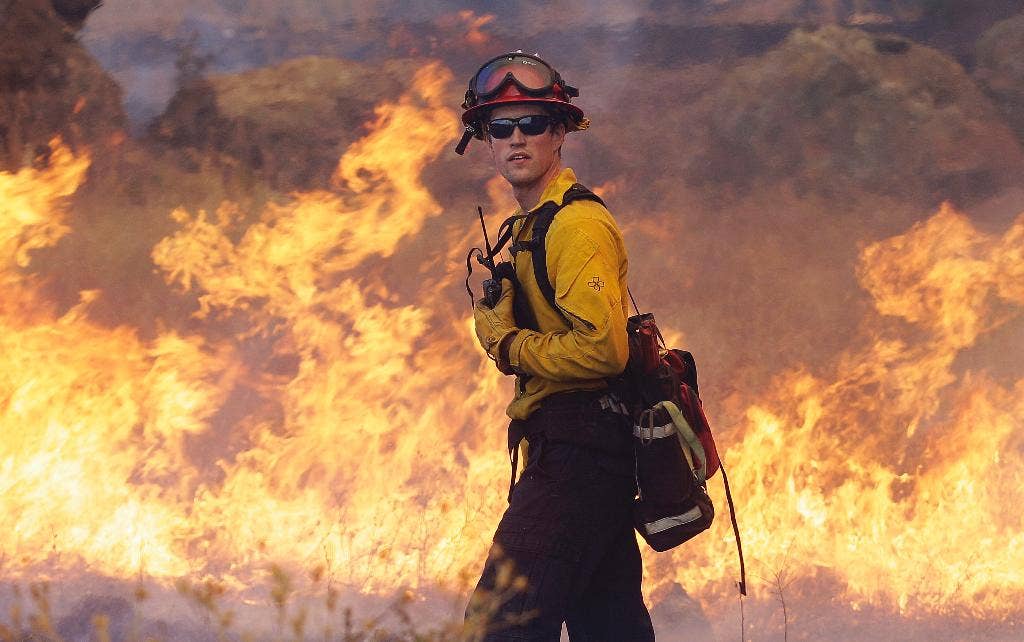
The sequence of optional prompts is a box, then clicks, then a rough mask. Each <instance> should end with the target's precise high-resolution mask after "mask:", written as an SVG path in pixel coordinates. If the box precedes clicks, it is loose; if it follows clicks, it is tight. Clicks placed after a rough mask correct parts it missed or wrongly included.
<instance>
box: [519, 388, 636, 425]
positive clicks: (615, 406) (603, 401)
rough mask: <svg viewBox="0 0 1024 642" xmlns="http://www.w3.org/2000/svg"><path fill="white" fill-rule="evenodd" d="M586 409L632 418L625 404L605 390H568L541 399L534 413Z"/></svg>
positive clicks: (612, 393)
mask: <svg viewBox="0 0 1024 642" xmlns="http://www.w3.org/2000/svg"><path fill="white" fill-rule="evenodd" d="M586 407H590V408H594V409H600V410H608V411H611V412H614V413H617V414H620V415H624V416H626V417H630V416H632V415H631V413H630V412H629V408H628V407H627V406H626V404H624V403H623V402H622V400H621V399H619V397H618V396H617V395H616V394H615V393H614V392H608V391H607V390H568V391H566V392H556V393H555V394H553V395H549V396H547V397H545V398H544V399H541V401H540V407H539V408H537V410H536V411H535V412H538V413H543V412H545V411H551V410H558V409H563V408H586ZM527 421H529V419H527Z"/></svg>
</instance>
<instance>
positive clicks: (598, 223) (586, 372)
mask: <svg viewBox="0 0 1024 642" xmlns="http://www.w3.org/2000/svg"><path fill="white" fill-rule="evenodd" d="M575 182H576V174H575V173H573V171H572V170H571V169H569V168H566V169H563V170H562V171H561V173H559V175H558V176H556V177H555V178H554V179H553V180H552V181H551V183H549V184H548V186H547V188H546V189H545V190H544V193H543V194H542V195H541V197H540V201H538V203H537V205H535V206H534V207H533V209H534V210H535V209H537V208H538V207H540V205H541V204H543V203H545V202H547V201H555V202H556V203H558V204H561V202H562V195H563V194H564V193H565V191H566V190H567V189H569V187H571V186H572V184H573V183H575ZM524 224H525V225H527V227H526V229H521V228H522V227H523V225H524ZM531 226H532V219H529V218H528V219H525V220H524V221H520V222H519V223H517V227H516V228H515V233H516V234H515V236H514V238H518V239H522V240H526V239H529V238H530V235H531V234H532V230H531V229H530V227H531ZM545 245H546V248H547V268H548V278H549V280H550V281H551V285H552V286H554V289H555V302H556V303H557V304H558V307H559V308H561V309H562V311H563V312H564V313H565V317H566V318H568V319H570V320H571V326H570V325H568V324H566V321H565V319H563V318H562V317H561V316H560V315H559V314H558V313H557V312H555V311H554V310H552V309H551V305H550V304H549V303H548V302H547V300H546V299H545V298H544V294H543V293H542V292H541V290H540V287H539V286H538V285H537V280H536V278H535V277H534V275H533V257H532V256H531V255H530V252H519V253H518V254H517V255H516V257H515V269H516V277H517V278H518V279H519V283H520V285H521V288H520V290H519V291H518V292H517V293H516V296H525V297H526V298H527V301H529V303H530V307H531V308H532V309H533V311H534V315H535V316H536V317H537V324H538V326H539V327H540V332H536V331H533V330H526V329H523V330H520V331H519V334H518V335H516V337H515V339H514V340H513V341H512V343H511V344H510V345H509V350H508V356H509V362H510V363H511V364H512V366H513V367H514V368H516V369H518V370H519V371H522V372H525V373H527V374H529V375H532V376H531V377H528V378H523V377H519V378H517V381H516V396H515V398H514V399H513V400H512V403H510V404H509V406H508V409H507V410H506V412H507V414H508V416H509V417H511V418H512V419H526V418H527V417H528V416H529V415H530V414H531V413H532V412H533V411H534V410H536V409H537V407H538V405H539V403H540V401H541V400H542V399H544V398H545V397H547V396H548V395H551V394H554V393H556V392H564V391H568V390H595V389H601V388H605V387H607V383H606V382H605V380H604V378H605V377H609V376H614V375H617V374H619V373H621V372H622V370H623V369H624V368H625V367H626V361H627V359H628V358H629V346H628V341H627V338H626V317H627V316H628V315H629V305H628V301H629V298H628V294H627V292H626V273H627V270H628V263H627V260H626V247H625V244H624V243H623V240H622V234H621V232H619V228H618V227H617V226H616V225H615V220H614V219H613V218H612V216H611V214H610V213H609V212H608V210H607V209H605V207H604V206H602V205H601V204H600V203H597V202H595V201H589V200H578V201H574V202H572V203H570V204H569V205H567V206H566V207H565V208H564V209H562V210H561V211H559V212H558V214H557V215H556V216H555V219H554V221H553V222H552V224H551V227H550V228H549V229H548V233H547V236H546V242H545Z"/></svg>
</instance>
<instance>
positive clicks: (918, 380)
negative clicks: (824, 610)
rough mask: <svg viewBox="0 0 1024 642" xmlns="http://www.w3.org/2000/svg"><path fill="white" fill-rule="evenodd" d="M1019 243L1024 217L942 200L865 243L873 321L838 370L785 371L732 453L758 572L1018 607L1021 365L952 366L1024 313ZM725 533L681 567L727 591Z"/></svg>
mask: <svg viewBox="0 0 1024 642" xmlns="http://www.w3.org/2000/svg"><path fill="white" fill-rule="evenodd" d="M1022 240H1024V215H1022V216H1021V217H1020V218H1018V220H1017V221H1016V223H1015V224H1014V225H1013V226H1012V227H1011V228H1010V229H1009V230H1008V231H1007V232H1006V233H1005V234H1004V235H1003V236H1002V237H1001V238H997V237H993V236H989V235H986V234H983V233H981V232H979V231H978V230H976V229H975V228H974V227H973V226H972V225H971V224H970V221H969V220H968V219H967V218H966V217H965V216H963V215H962V214H959V213H957V212H955V211H954V210H953V209H952V208H951V207H949V206H948V205H946V206H944V207H943V208H942V209H941V210H940V211H939V212H938V213H937V214H935V215H934V216H933V217H931V218H930V219H929V220H927V221H926V222H924V223H922V224H919V225H917V226H915V227H914V228H912V229H911V230H910V231H908V232H907V233H905V234H903V235H900V236H896V237H894V238H891V239H887V240H885V241H881V242H878V243H875V244H873V245H870V246H868V247H866V248H865V249H864V250H863V252H862V254H861V261H860V266H859V271H858V275H859V278H860V281H861V283H862V285H863V286H864V287H865V289H866V290H867V291H868V292H869V293H870V295H871V296H872V298H873V300H874V304H875V308H876V310H877V312H878V313H879V314H880V315H881V318H880V319H878V325H877V326H876V325H869V326H867V329H866V331H865V335H866V337H867V339H866V340H865V342H864V345H862V346H860V347H858V348H854V349H850V350H848V351H847V352H845V353H844V354H842V355H840V356H839V357H838V359H837V360H836V363H835V365H834V370H833V372H830V373H819V374H815V373H811V372H806V371H796V372H788V373H782V374H780V375H779V377H778V383H777V385H776V386H775V388H774V391H773V392H772V393H771V395H770V396H768V397H766V398H765V399H762V400H760V401H758V402H757V403H755V404H751V405H750V406H749V408H748V410H747V412H746V420H747V425H746V426H745V427H744V429H743V433H742V435H741V437H740V438H739V440H738V441H737V443H734V444H730V445H729V446H728V448H727V450H726V460H727V463H728V464H729V465H730V470H731V471H732V473H731V477H732V478H733V479H732V481H733V487H734V488H738V489H741V490H739V491H738V493H737V494H738V495H739V497H738V499H737V501H738V502H739V504H740V510H741V524H742V526H743V531H744V534H745V543H746V546H747V550H748V551H750V552H751V553H752V555H753V557H754V558H755V560H756V566H755V568H756V567H757V566H759V567H760V571H756V570H755V574H757V573H760V574H761V575H762V576H764V575H769V576H770V575H771V574H772V573H775V572H779V571H780V570H783V569H785V570H787V571H788V572H789V574H790V575H792V576H798V577H814V576H815V575H818V574H821V573H822V572H826V573H831V574H834V575H835V576H837V577H838V578H841V580H842V582H843V583H844V584H845V585H846V587H847V599H848V600H849V601H850V603H851V604H853V605H856V604H859V603H872V604H895V605H897V606H898V607H899V609H900V610H901V611H903V612H909V613H918V614H920V613H942V612H954V611H959V612H966V613H969V614H971V615H973V616H980V617H985V618H998V617H999V616H1001V615H1005V614H1006V613H1010V612H1015V610H1016V609H1017V608H1019V604H1020V599H1021V586H1022V585H1024V571H1022V569H1024V546H1022V544H1024V520H1022V518H1021V517H1020V515H1019V514H1018V512H1017V511H1014V510H1007V509H1008V507H1012V506H1018V505H1020V502H1021V501H1024V451H1022V449H1021V445H1022V442H1021V437H1020V434H1021V433H1020V428H1021V423H1020V422H1021V417H1024V379H1018V380H1017V381H1015V382H1011V383H1009V384H1004V383H1001V382H999V381H997V380H995V379H994V378H993V377H992V376H990V375H989V374H988V373H986V372H985V371H976V370H967V371H966V372H964V373H962V374H958V373H957V369H956V368H954V365H955V361H956V359H957V357H958V356H959V355H961V353H963V352H964V351H965V350H967V349H968V348H970V347H971V346H973V345H974V344H975V343H976V341H977V340H978V339H979V338H980V337H981V336H982V335H983V334H985V333H986V332H990V331H992V330H993V329H994V328H996V327H997V326H998V325H999V324H1000V323H1002V322H1005V321H1006V320H1008V319H1009V318H1010V317H1011V316H1013V315H1017V314H1019V313H1020V308H1021V306H1022V305H1024V296H1022V295H1024V291H1022V288H1021V286H1022V284H1024V271H1022V270H1024V261H1022V258H1024V257H1022V248H1024V243H1022ZM869 321H870V320H869ZM712 489H713V490H714V489H715V484H712ZM718 505H719V506H720V507H722V506H724V503H723V502H721V501H720V502H718ZM718 529H719V530H718V534H719V535H720V537H718V538H717V541H715V542H714V545H713V546H712V545H710V544H711V542H709V547H708V550H707V551H704V554H703V555H701V556H699V557H697V558H696V559H694V553H695V551H694V550H692V549H688V550H686V551H680V552H679V553H678V554H677V556H676V559H677V562H678V566H677V569H678V570H676V571H675V572H674V574H673V576H672V578H671V579H674V580H675V581H678V582H680V583H681V584H683V585H684V586H685V587H687V588H688V589H692V590H694V591H695V592H697V593H706V591H707V590H708V589H711V588H712V587H714V586H719V587H721V584H720V582H718V580H719V578H721V577H722V576H723V575H728V574H729V573H730V572H734V570H733V569H732V567H733V557H732V556H730V543H731V542H730V537H729V532H728V528H727V522H726V520H720V522H719V524H718ZM660 579H662V580H666V579H669V578H665V577H662V578H660Z"/></svg>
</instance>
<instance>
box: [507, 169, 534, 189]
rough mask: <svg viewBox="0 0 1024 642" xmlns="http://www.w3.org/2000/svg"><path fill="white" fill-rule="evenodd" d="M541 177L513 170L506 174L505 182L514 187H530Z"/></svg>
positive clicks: (528, 172) (532, 173)
mask: <svg viewBox="0 0 1024 642" xmlns="http://www.w3.org/2000/svg"><path fill="white" fill-rule="evenodd" d="M540 177H541V174H538V173H537V172H530V171H521V170H518V171H517V170H511V171H508V172H506V173H505V180H507V181H508V182H509V185H511V186H512V187H530V186H531V185H533V184H535V183H536V182H537V181H538V180H539V179H540Z"/></svg>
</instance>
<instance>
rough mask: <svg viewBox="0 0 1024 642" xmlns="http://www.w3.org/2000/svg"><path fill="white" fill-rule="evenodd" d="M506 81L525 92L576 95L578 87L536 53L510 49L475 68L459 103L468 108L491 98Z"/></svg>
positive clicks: (529, 94) (527, 93)
mask: <svg viewBox="0 0 1024 642" xmlns="http://www.w3.org/2000/svg"><path fill="white" fill-rule="evenodd" d="M509 83H512V84H514V85H515V86H516V87H518V88H519V90H520V91H521V92H523V93H524V94H526V95H528V96H550V95H552V94H557V93H563V94H564V95H565V96H566V98H574V97H576V96H579V95H580V92H579V90H578V89H576V88H575V87H570V86H568V85H566V84H565V81H563V80H562V77H561V76H559V75H558V72H557V71H555V70H554V69H552V68H551V66H550V65H548V63H546V62H544V61H543V60H541V59H540V58H538V57H537V56H532V55H530V54H524V53H513V54H504V55H501V56H498V57H497V58H494V59H492V60H490V61H488V62H487V63H485V64H484V66H483V67H481V68H480V70H479V71H477V72H476V75H474V76H473V79H472V80H470V81H469V90H468V91H467V92H466V102H465V104H464V105H463V106H464V107H466V108H467V109H468V108H470V107H473V106H475V105H477V104H478V103H480V102H481V101H487V100H489V99H491V98H494V97H495V96H497V95H498V94H499V93H500V92H501V90H502V88H504V87H505V86H506V85H508V84H509ZM566 102H568V100H566Z"/></svg>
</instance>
